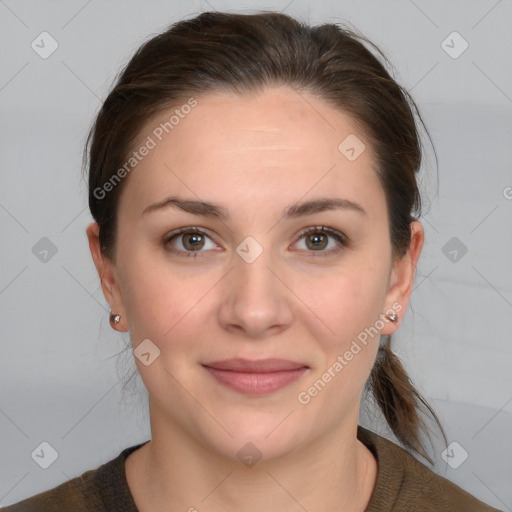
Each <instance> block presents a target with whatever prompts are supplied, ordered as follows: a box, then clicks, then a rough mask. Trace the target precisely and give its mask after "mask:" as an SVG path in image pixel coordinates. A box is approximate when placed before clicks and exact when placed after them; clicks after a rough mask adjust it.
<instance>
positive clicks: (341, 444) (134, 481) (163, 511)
mask: <svg viewBox="0 0 512 512" xmlns="http://www.w3.org/2000/svg"><path fill="white" fill-rule="evenodd" d="M153 410H154V409H153ZM156 416H157V415H152V421H151V428H152V439H151V441H150V442H149V443H147V444H146V445H144V446H143V447H141V448H140V449H139V450H137V451H135V452H134V453H132V454H131V455H130V456H129V457H128V459H127V461H126V476H127V480H128V485H129V487H130V490H131V491H132V495H133V497H134V500H135V502H136V505H137V508H138V509H139V511H140V512H146V511H150V510H151V511H152V512H174V511H184V510H186V511H189V512H195V511H200V510H206V509H207V510H208V511H209V512H220V511H225V510H229V509H233V510H244V512H260V511H261V510H266V511H268V512H273V511H278V510H291V509H297V510H299V509H302V510H304V509H305V510H307V511H309V512H316V511H320V510H336V511H345V510H346V511H350V512H363V511H364V510H365V508H366V505H367V503H368V501H369V499H370V496H371V493H372V491H373V488H374V485H375V481H376V476H377V464H376V461H375V459H374V457H373V455H372V454H371V453H370V452H369V450H368V449H367V448H366V447H365V446H364V445H363V444H362V443H361V442H360V441H359V440H358V439H357V437H356V436H357V417H358V416H357V415H356V416H355V419H352V421H350V422H349V421H348V419H349V418H348V417H347V418H346V419H347V421H345V422H344V423H343V425H341V426H339V427H337V429H336V431H332V432H329V433H328V434H327V435H324V436H323V437H322V438H320V439H316V440H314V441H313V442H310V443H309V444H308V445H303V446H301V447H300V448H299V449H297V450H295V451H294V452H293V453H290V454H287V455H286V456H283V457H279V458H274V459H270V460H265V459H264V458H263V459H262V460H260V461H259V462H257V463H256V464H254V465H252V466H249V467H247V466H245V465H244V464H241V463H240V462H239V461H237V460H231V459H227V458H225V457H222V456H219V454H217V453H214V452H212V451H210V450H209V449H208V448H207V447H205V446H204V445H201V444H200V443H199V442H198V441H197V440H196V439H194V438H193V437H192V436H190V435H189V433H187V432H184V431H183V430H181V429H179V428H178V427H177V426H176V425H169V422H166V421H163V419H162V418H164V417H165V416H163V415H158V418H159V419H160V421H156V420H157V418H156Z"/></svg>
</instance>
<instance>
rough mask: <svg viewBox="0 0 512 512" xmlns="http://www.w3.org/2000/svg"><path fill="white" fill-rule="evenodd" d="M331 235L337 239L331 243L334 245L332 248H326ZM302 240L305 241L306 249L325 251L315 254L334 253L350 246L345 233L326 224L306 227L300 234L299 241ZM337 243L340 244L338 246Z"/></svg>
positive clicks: (309, 250)
mask: <svg viewBox="0 0 512 512" xmlns="http://www.w3.org/2000/svg"><path fill="white" fill-rule="evenodd" d="M329 237H331V238H333V239H334V240H335V241H336V242H335V243H333V244H331V245H333V246H334V248H332V247H331V249H328V250H324V249H325V248H326V247H328V245H329V240H328V239H329ZM302 241H304V242H305V245H306V249H305V250H306V251H308V252H320V253H323V254H320V255H317V254H313V256H325V255H329V254H332V253H337V252H339V251H340V250H342V248H344V247H347V246H348V240H347V237H346V236H345V235H344V234H343V233H340V232H339V231H336V230H334V229H330V228H328V227H325V226H316V227H310V228H308V229H306V230H305V231H303V232H302V234H301V236H300V240H299V242H302ZM336 245H338V247H336ZM340 246H341V247H340Z"/></svg>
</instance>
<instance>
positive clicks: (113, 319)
mask: <svg viewBox="0 0 512 512" xmlns="http://www.w3.org/2000/svg"><path fill="white" fill-rule="evenodd" d="M120 320H121V315H114V314H113V313H112V311H111V312H110V322H111V323H113V324H114V325H117V324H118V323H119V321H120Z"/></svg>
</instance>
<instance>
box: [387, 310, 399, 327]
mask: <svg viewBox="0 0 512 512" xmlns="http://www.w3.org/2000/svg"><path fill="white" fill-rule="evenodd" d="M386 318H388V319H389V320H390V321H391V322H393V323H394V324H396V323H397V322H398V315H395V313H392V314H391V315H386Z"/></svg>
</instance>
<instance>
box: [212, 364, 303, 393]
mask: <svg viewBox="0 0 512 512" xmlns="http://www.w3.org/2000/svg"><path fill="white" fill-rule="evenodd" d="M202 366H203V367H204V368H205V370H207V371H208V373H209V374H210V375H211V376H212V377H213V378H214V379H215V380H216V381H217V382H218V383H220V384H222V385H223V386H225V387H228V388H230V389H231V390H234V391H237V392H238V393H243V394H245V395H265V394H268V393H272V392H274V391H277V390H279V389H281V388H284V387H286V386H288V385H289V384H291V383H292V382H295V381H296V380H297V379H299V378H300V377H301V376H302V375H304V373H306V372H307V371H308V370H309V367H308V366H307V365H304V364H302V363H297V362H295V361H289V360H286V359H261V360H259V361H256V360H250V359H241V358H238V359H226V360H223V361H212V362H209V363H206V364H203V365H202Z"/></svg>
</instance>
